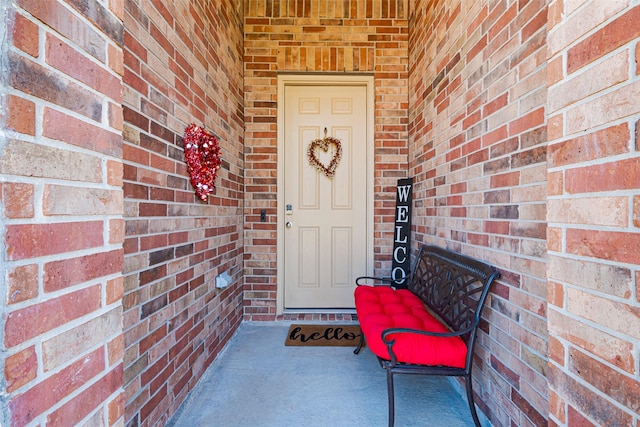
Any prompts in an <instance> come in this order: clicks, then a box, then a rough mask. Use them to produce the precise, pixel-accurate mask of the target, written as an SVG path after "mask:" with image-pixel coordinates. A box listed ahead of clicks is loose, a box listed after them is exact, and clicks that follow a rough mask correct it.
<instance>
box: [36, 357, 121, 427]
mask: <svg viewBox="0 0 640 427" xmlns="http://www.w3.org/2000/svg"><path fill="white" fill-rule="evenodd" d="M120 387H122V365H118V366H117V367H116V368H115V369H113V370H112V371H110V372H109V373H107V374H106V375H105V376H103V377H102V378H100V380H98V381H97V382H96V383H95V384H93V385H91V386H90V387H89V388H87V389H86V390H83V391H82V393H81V394H80V395H78V396H77V397H74V398H73V399H72V400H71V401H69V402H68V403H66V404H64V405H63V406H62V407H61V408H60V409H57V410H56V411H54V412H53V413H52V414H50V415H48V416H47V425H48V426H49V425H50V426H68V425H73V424H76V423H78V422H79V421H80V420H82V419H83V418H84V417H86V416H87V415H88V414H89V413H90V412H91V411H93V410H94V409H95V408H97V407H98V406H99V405H101V404H102V403H103V402H105V401H106V400H107V398H108V397H109V396H110V395H111V394H113V393H114V392H116V391H117V390H118V389H119V388H120Z"/></svg>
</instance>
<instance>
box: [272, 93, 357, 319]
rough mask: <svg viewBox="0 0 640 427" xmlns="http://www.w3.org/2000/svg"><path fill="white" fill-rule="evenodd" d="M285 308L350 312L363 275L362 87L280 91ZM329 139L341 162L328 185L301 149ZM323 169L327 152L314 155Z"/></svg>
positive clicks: (329, 179)
mask: <svg viewBox="0 0 640 427" xmlns="http://www.w3.org/2000/svg"><path fill="white" fill-rule="evenodd" d="M284 91H285V93H284V100H285V107H284V110H285V113H284V144H283V147H284V153H283V155H284V183H283V188H284V190H283V191H284V197H283V200H284V204H285V206H287V205H290V206H291V208H292V209H291V211H290V212H288V211H287V210H286V208H285V209H284V212H283V214H284V215H283V216H282V217H281V218H283V220H284V221H285V222H286V223H287V227H285V229H284V307H285V308H290V309H296V308H353V288H354V280H355V278H356V277H357V276H359V275H362V274H364V272H366V271H367V250H368V248H367V236H366V233H367V206H368V203H367V194H368V191H367V182H366V181H367V156H366V153H367V123H368V120H367V89H366V86H338V85H336V86H333V85H317V86H313V85H310V86H295V85H291V86H285V89H284ZM325 129H326V136H332V137H334V138H337V139H339V140H340V141H341V146H342V157H341V160H340V163H339V164H338V167H337V169H336V171H335V175H334V177H333V178H328V177H327V176H325V175H324V173H323V172H321V171H318V170H317V169H316V168H314V167H313V166H311V165H310V164H309V159H308V147H309V144H310V143H311V142H312V141H313V140H316V139H323V138H324V137H325ZM316 153H317V155H318V158H319V160H320V161H321V162H322V163H323V164H325V165H327V164H329V162H330V161H331V159H332V157H333V155H334V151H333V150H331V149H330V150H329V151H328V152H326V153H325V152H323V151H322V150H318V151H316Z"/></svg>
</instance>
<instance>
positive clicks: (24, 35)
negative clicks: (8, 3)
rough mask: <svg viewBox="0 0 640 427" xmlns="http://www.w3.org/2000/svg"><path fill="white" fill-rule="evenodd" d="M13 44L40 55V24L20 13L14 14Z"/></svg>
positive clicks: (29, 52)
mask: <svg viewBox="0 0 640 427" xmlns="http://www.w3.org/2000/svg"><path fill="white" fill-rule="evenodd" d="M14 19H15V20H14V22H13V45H14V46H15V47H17V48H18V49H20V50H22V51H23V52H25V53H27V54H29V55H31V56H33V57H34V58H37V57H38V56H39V51H40V48H39V43H38V32H39V29H38V26H37V25H36V24H34V23H33V22H31V21H30V20H29V19H27V18H26V17H25V16H22V15H20V14H15V15H14Z"/></svg>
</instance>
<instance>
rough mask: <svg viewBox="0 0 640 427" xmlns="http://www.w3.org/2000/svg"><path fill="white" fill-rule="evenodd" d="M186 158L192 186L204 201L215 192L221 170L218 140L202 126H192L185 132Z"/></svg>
mask: <svg viewBox="0 0 640 427" xmlns="http://www.w3.org/2000/svg"><path fill="white" fill-rule="evenodd" d="M182 142H183V145H184V157H185V159H186V161H187V166H188V169H189V175H190V176H191V185H193V188H194V189H195V190H196V194H197V195H198V197H200V199H202V200H203V201H206V200H207V196H208V195H209V194H211V193H213V191H214V190H215V185H214V181H215V180H216V175H217V174H218V169H220V163H221V162H220V145H219V143H218V139H217V138H216V137H215V136H214V135H211V134H210V133H209V132H207V131H206V130H204V128H202V127H201V126H196V125H195V124H193V123H192V124H190V125H189V126H187V128H186V129H185V130H184V138H183V141H182Z"/></svg>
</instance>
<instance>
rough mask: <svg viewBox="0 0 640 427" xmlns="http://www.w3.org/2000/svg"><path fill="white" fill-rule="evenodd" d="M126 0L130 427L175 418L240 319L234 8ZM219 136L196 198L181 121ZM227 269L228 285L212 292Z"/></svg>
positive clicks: (238, 25)
mask: <svg viewBox="0 0 640 427" xmlns="http://www.w3.org/2000/svg"><path fill="white" fill-rule="evenodd" d="M238 3H239V2H236V1H232V0H223V1H205V0H197V1H190V0H176V1H159V0H154V1H145V2H136V1H127V2H125V14H124V24H125V34H124V44H125V53H124V83H125V90H124V140H125V143H124V197H125V220H126V239H125V242H124V249H125V260H124V297H123V307H124V337H125V344H126V350H125V356H124V364H125V369H124V387H125V400H126V410H125V422H126V425H128V426H133V425H154V424H155V423H160V424H162V423H164V422H166V421H167V419H168V418H169V417H170V416H171V415H172V414H173V413H175V411H176V409H177V408H178V407H179V405H180V404H181V403H182V402H183V401H184V399H185V397H186V396H187V393H188V392H190V391H191V390H192V389H193V387H194V385H195V384H196V382H197V381H198V380H199V378H200V377H201V375H202V373H203V372H204V370H205V369H206V368H207V367H208V366H209V364H210V363H211V362H212V360H213V359H214V358H215V356H216V355H217V354H218V353H219V351H220V350H221V348H222V347H223V345H224V344H225V343H226V342H227V340H228V339H229V338H230V336H231V335H232V334H233V332H234V331H235V330H236V328H237V327H238V325H239V323H240V321H241V319H242V285H241V282H242V268H243V266H242V262H243V227H242V224H243V216H242V213H243V212H242V199H243V194H244V182H243V175H244V165H243V124H244V117H243V84H242V39H243V34H242V18H241V17H242V5H241V4H240V5H239V4H238ZM192 122H193V123H196V124H198V125H202V124H204V125H205V126H206V128H207V129H208V130H210V131H211V132H214V133H215V134H217V135H218V136H219V141H220V147H221V150H222V159H223V164H222V168H221V169H220V170H219V174H218V177H217V180H216V182H215V183H216V186H217V189H216V191H215V194H214V195H213V196H211V197H209V199H208V201H207V202H206V203H204V202H201V201H200V200H199V199H198V198H197V197H196V196H195V193H194V190H193V188H192V186H191V184H190V183H189V177H188V173H187V168H186V163H185V160H184V153H183V147H182V136H183V134H184V129H185V127H186V126H187V125H188V124H189V123H192ZM222 272H228V273H229V274H230V275H231V277H232V279H233V283H232V284H231V286H229V287H228V288H226V289H223V290H221V289H216V288H215V277H216V276H217V275H218V274H220V273H222Z"/></svg>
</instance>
